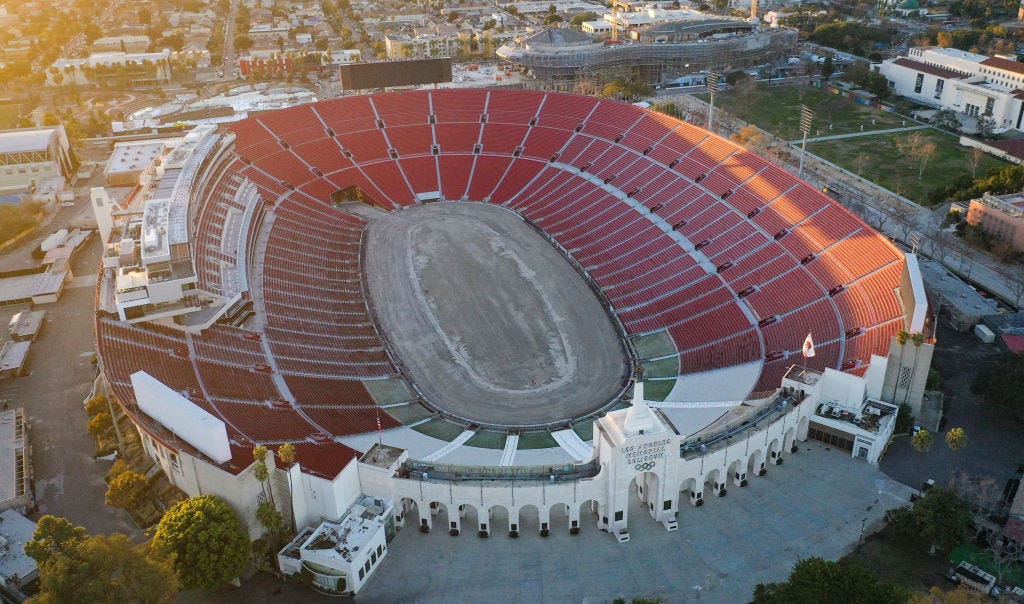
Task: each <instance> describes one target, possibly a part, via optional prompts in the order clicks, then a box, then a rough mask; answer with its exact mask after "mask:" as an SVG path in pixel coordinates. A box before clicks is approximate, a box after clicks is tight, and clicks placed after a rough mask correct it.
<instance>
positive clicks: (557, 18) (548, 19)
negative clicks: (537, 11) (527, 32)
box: [544, 14, 563, 25]
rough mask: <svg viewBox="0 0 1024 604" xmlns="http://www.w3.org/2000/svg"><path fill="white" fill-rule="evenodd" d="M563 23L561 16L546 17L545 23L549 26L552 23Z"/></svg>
mask: <svg viewBox="0 0 1024 604" xmlns="http://www.w3.org/2000/svg"><path fill="white" fill-rule="evenodd" d="M562 21H563V19H562V15H559V14H554V15H548V16H547V17H544V22H545V23H547V24H549V25H550V24H552V23H561V22H562Z"/></svg>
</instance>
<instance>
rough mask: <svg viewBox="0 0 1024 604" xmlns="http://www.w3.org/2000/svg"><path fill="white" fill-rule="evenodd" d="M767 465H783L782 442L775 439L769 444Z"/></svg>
mask: <svg viewBox="0 0 1024 604" xmlns="http://www.w3.org/2000/svg"><path fill="white" fill-rule="evenodd" d="M766 463H769V464H775V465H781V464H782V442H781V441H780V440H779V439H777V438H775V439H772V441H771V442H770V443H768V459H767V460H766Z"/></svg>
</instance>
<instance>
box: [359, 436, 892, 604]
mask: <svg viewBox="0 0 1024 604" xmlns="http://www.w3.org/2000/svg"><path fill="white" fill-rule="evenodd" d="M880 491H881V492H880ZM909 496H910V489H909V488H908V487H906V486H904V485H901V484H900V483H897V482H895V481H893V480H891V479H889V478H888V477H886V476H885V475H884V474H883V473H881V472H880V471H879V470H878V468H877V467H876V466H871V465H868V464H866V463H864V462H860V461H856V460H854V459H852V458H850V457H849V455H848V454H847V453H845V452H842V451H836V450H834V449H831V448H830V447H826V446H824V445H822V444H820V443H817V442H813V441H808V442H807V443H800V452H799V453H797V454H791V455H788V456H787V457H786V462H785V464H783V465H782V466H777V467H776V466H771V467H770V469H769V472H768V475H767V476H765V477H763V478H754V479H752V480H751V482H750V486H748V487H746V488H738V487H736V486H733V485H730V488H729V491H728V495H727V496H726V497H725V498H724V499H714V498H713V499H711V500H709V501H708V502H707V503H706V504H705V505H704V506H703V507H700V508H693V507H689V506H684V507H683V508H682V510H681V512H680V514H679V530H678V531H677V532H673V533H668V532H666V531H665V530H664V529H663V528H662V526H661V525H660V524H657V523H655V522H654V521H653V520H651V518H650V516H648V515H647V514H646V513H645V511H644V510H643V509H642V508H641V507H640V502H639V500H638V499H637V498H635V497H634V498H633V505H632V506H631V509H630V511H629V528H630V537H631V538H630V541H629V542H628V543H624V544H618V543H616V542H615V539H614V538H613V537H612V536H611V535H609V534H608V533H604V532H601V531H598V530H597V529H596V528H595V526H594V523H593V520H589V522H584V529H583V531H582V532H581V533H580V534H579V535H578V536H571V535H569V533H568V530H567V527H566V525H565V521H564V520H563V521H562V522H561V523H560V522H558V521H557V520H554V519H553V521H554V526H553V527H552V532H551V536H549V537H547V538H542V537H540V536H539V534H538V532H537V530H536V529H537V527H532V526H523V527H522V529H523V530H522V535H521V536H520V537H519V538H518V539H511V538H509V537H508V536H507V535H506V534H498V533H495V534H493V535H492V536H491V537H490V538H488V539H480V538H478V537H477V536H476V535H475V534H474V533H472V532H468V533H463V534H462V535H461V536H459V537H451V536H449V535H448V534H447V533H446V532H444V531H439V530H435V531H434V532H432V533H430V534H422V533H419V532H417V531H416V529H415V527H407V528H406V529H405V530H403V531H401V532H400V533H399V534H398V537H397V538H396V539H395V540H394V541H393V542H392V543H391V544H390V548H389V549H390V551H389V552H388V556H387V558H386V559H385V560H384V562H383V563H382V565H381V567H380V568H379V569H378V570H377V572H376V576H375V577H374V578H373V579H372V580H371V582H370V583H369V585H367V587H366V588H364V590H363V591H362V592H360V594H359V597H358V599H359V600H362V601H366V602H423V603H427V602H557V603H559V604H562V603H565V602H583V601H587V602H608V601H610V600H612V599H613V598H615V597H617V596H619V595H623V596H625V597H626V599H627V601H628V600H629V599H630V598H633V597H641V596H646V597H653V596H660V597H662V598H663V600H664V601H665V602H681V601H695V600H700V601H703V602H728V603H733V602H745V601H749V598H750V596H751V595H752V593H753V589H754V586H755V585H756V584H758V583H762V582H769V581H779V580H783V579H785V578H786V577H787V576H788V574H789V572H790V570H791V569H792V566H793V563H794V562H796V561H797V560H798V559H800V558H804V557H808V556H820V557H823V558H827V559H833V560H834V559H838V558H840V557H842V556H843V555H845V554H846V553H849V552H850V551H852V550H853V549H854V548H855V547H856V545H857V541H858V538H859V536H860V532H861V527H862V521H864V525H866V527H867V531H868V532H870V531H871V530H872V527H876V528H877V527H878V526H880V524H881V519H882V516H883V515H884V514H885V511H886V510H887V509H889V508H892V507H897V506H899V505H903V504H904V503H906V502H907V501H908V499H909Z"/></svg>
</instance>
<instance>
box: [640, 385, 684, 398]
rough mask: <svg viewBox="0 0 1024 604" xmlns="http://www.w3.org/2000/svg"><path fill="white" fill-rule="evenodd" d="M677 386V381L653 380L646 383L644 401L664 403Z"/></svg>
mask: <svg viewBox="0 0 1024 604" xmlns="http://www.w3.org/2000/svg"><path fill="white" fill-rule="evenodd" d="M675 385H676V381H675V380H651V381H646V380H645V381H644V399H646V400H649V401H663V400H665V397H666V396H668V393H669V392H672V388H673V387H674V386H675Z"/></svg>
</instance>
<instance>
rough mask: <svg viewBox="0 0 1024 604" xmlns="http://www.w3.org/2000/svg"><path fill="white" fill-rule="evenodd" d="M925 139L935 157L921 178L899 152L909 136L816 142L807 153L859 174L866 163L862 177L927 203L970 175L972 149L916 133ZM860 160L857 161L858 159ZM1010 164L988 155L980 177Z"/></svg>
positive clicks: (931, 133) (934, 133)
mask: <svg viewBox="0 0 1024 604" xmlns="http://www.w3.org/2000/svg"><path fill="white" fill-rule="evenodd" d="M914 132H917V133H920V134H921V135H922V136H924V137H925V139H926V140H928V141H930V142H933V143H935V156H934V157H933V158H932V159H931V160H930V161H929V162H928V163H927V164H926V165H925V170H924V174H923V175H922V176H921V178H918V172H919V169H920V164H919V163H918V162H917V161H915V160H914V159H913V158H912V157H910V156H909V155H908V154H906V153H903V152H901V151H900V149H899V144H898V142H899V140H901V139H902V140H906V137H907V136H908V134H909V133H898V134H879V135H871V136H858V137H855V138H846V139H838V140H830V141H821V142H816V143H807V152H808V153H813V154H815V155H817V156H819V157H821V158H823V159H826V160H828V161H830V162H832V163H834V164H836V165H838V166H842V167H843V168H846V169H847V170H849V171H850V172H853V173H854V174H857V172H858V167H860V166H858V162H861V161H863V162H865V163H864V164H863V167H862V168H861V170H860V175H861V176H863V177H864V178H866V179H868V180H871V181H873V182H875V183H877V184H878V185H880V186H882V187H885V188H886V189H889V190H890V191H893V192H894V193H898V194H900V195H903V196H904V197H906V198H908V199H911V200H913V201H916V202H918V203H921V204H923V203H925V202H926V200H927V195H928V192H929V191H931V190H932V189H934V188H936V187H938V186H942V185H945V184H948V183H950V182H952V181H953V180H954V179H955V178H957V177H958V176H960V175H962V174H964V173H969V171H970V168H969V167H968V155H969V153H968V152H969V149H968V148H967V147H961V146H960V145H959V144H958V143H957V141H958V137H956V136H954V135H952V134H948V133H944V132H940V131H938V130H933V129H930V128H929V129H926V130H915V131H914ZM858 157H859V158H861V159H859V160H858V159H857V158H858ZM1007 165H1008V164H1007V163H1006V162H1004V161H1003V160H1000V159H996V158H994V157H991V156H989V155H985V156H983V157H982V158H981V162H980V164H979V166H978V172H977V173H978V174H979V175H983V174H985V173H986V172H987V171H988V170H989V169H990V168H1002V167H1005V166H1007Z"/></svg>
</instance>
